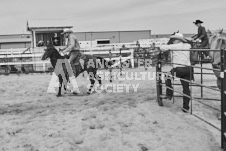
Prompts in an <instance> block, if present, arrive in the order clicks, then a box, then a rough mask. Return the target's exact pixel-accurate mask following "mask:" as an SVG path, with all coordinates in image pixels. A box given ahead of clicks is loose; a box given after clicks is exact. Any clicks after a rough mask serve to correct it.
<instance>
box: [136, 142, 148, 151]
mask: <svg viewBox="0 0 226 151" xmlns="http://www.w3.org/2000/svg"><path fill="white" fill-rule="evenodd" d="M138 146H139V147H140V151H148V148H147V147H146V146H145V145H143V144H138Z"/></svg>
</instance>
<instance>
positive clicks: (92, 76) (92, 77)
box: [87, 72, 95, 94]
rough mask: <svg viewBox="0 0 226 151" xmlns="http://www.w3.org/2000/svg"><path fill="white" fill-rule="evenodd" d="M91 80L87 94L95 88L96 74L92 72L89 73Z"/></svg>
mask: <svg viewBox="0 0 226 151" xmlns="http://www.w3.org/2000/svg"><path fill="white" fill-rule="evenodd" d="M89 80H90V83H91V85H90V88H89V90H88V91H87V94H91V91H92V88H93V86H94V83H95V80H94V75H93V73H92V72H90V73H89Z"/></svg>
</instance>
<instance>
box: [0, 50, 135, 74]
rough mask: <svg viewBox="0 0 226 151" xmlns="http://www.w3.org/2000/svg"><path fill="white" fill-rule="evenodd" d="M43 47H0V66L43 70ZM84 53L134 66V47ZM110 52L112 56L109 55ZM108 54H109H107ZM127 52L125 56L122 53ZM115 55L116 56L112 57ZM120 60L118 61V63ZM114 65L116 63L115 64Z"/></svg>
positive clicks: (47, 62) (44, 65) (47, 63)
mask: <svg viewBox="0 0 226 151" xmlns="http://www.w3.org/2000/svg"><path fill="white" fill-rule="evenodd" d="M44 49H45V47H39V48H29V49H27V48H24V49H4V50H3V49H0V66H2V65H3V66H10V65H19V66H20V65H32V66H33V67H35V69H36V70H38V71H43V70H44V71H45V69H46V67H47V66H50V62H49V61H42V60H41V57H42V55H43V53H44V51H43V50H44ZM57 49H58V48H57ZM82 52H83V53H84V54H91V55H104V58H105V59H106V60H114V61H115V64H117V65H118V64H120V63H121V62H124V61H127V60H131V65H132V67H134V58H133V52H134V49H129V50H122V51H120V50H119V49H117V48H116V47H110V46H109V47H96V48H92V49H91V50H87V49H84V50H82ZM110 53H111V55H112V56H110ZM108 54H109V55H108ZM125 54H128V55H127V56H126V57H122V55H125ZM114 55H117V57H114ZM119 62H120V63H119ZM115 66H116V65H115Z"/></svg>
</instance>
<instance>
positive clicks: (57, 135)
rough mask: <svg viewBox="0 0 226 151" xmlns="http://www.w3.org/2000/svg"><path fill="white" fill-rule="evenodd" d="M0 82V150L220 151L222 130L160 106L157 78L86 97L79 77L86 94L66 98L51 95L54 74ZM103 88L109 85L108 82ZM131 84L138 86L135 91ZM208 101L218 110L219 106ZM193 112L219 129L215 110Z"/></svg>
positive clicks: (5, 78) (168, 104)
mask: <svg viewBox="0 0 226 151" xmlns="http://www.w3.org/2000/svg"><path fill="white" fill-rule="evenodd" d="M168 68H169V67H166V69H168ZM115 71H117V72H118V70H115ZM124 71H125V72H128V73H129V74H130V75H132V73H140V72H145V70H144V69H143V68H139V69H126V70H124ZM154 71H155V69H154V68H153V69H148V71H147V72H150V73H152V72H154ZM106 72H107V71H106ZM139 76H141V75H140V74H138V77H139ZM133 77H135V74H134V75H133ZM138 77H136V78H138ZM0 79H1V80H0V86H1V87H0V93H1V97H0V121H1V124H0V151H182V150H183V151H220V150H221V149H220V132H219V131H218V130H216V129H214V128H212V127H211V126H209V125H208V124H206V123H204V122H202V121H201V120H199V119H197V118H196V117H194V116H192V115H190V114H185V113H183V112H182V111H181V110H180V108H179V107H177V106H175V105H173V104H172V103H171V102H166V101H164V105H165V106H164V107H159V106H158V105H157V103H156V83H155V80H153V79H152V80H148V79H146V80H134V79H131V80H120V79H116V80H114V81H113V84H121V86H122V84H130V87H129V88H128V89H127V88H126V87H123V88H119V89H118V88H117V90H119V91H115V92H114V93H107V92H106V91H103V92H102V93H93V94H91V95H85V92H86V89H87V88H86V87H87V84H88V83H89V81H88V80H87V77H86V75H85V77H83V76H79V77H78V79H77V81H78V84H79V88H80V90H81V91H82V92H83V93H84V95H82V96H73V95H71V94H64V95H63V96H62V97H56V96H55V94H53V93H47V88H48V85H49V82H50V79H51V75H50V74H27V75H24V74H22V75H20V76H18V75H9V76H4V75H2V76H0ZM199 80H200V79H199V78H198V77H197V78H196V81H197V82H198V81H199ZM206 82H207V83H209V82H212V83H211V84H212V85H216V84H215V82H213V77H212V78H208V77H207V80H206ZM103 84H110V82H109V81H108V80H105V81H104V82H103ZM131 84H133V85H137V84H138V89H137V91H136V92H134V90H135V89H134V88H132V87H131ZM128 90H129V91H128ZM178 90H181V88H178ZM193 91H194V95H199V94H200V92H199V90H198V88H197V89H195V88H194V89H193ZM116 92H118V93H116ZM206 93H207V94H205V95H208V96H212V95H215V96H218V95H219V94H218V93H217V92H212V91H211V92H209V91H206ZM208 96H206V97H208ZM208 103H210V104H211V105H214V106H215V107H217V108H219V105H220V103H219V102H213V101H208ZM175 104H177V105H182V101H181V98H175ZM193 108H194V113H196V114H197V115H200V116H202V117H204V118H205V119H207V120H209V121H210V122H212V123H214V124H215V125H216V126H218V127H219V126H220V125H219V124H220V121H219V120H217V115H218V113H217V112H216V111H214V110H212V109H209V108H208V107H204V106H203V105H200V104H198V103H194V104H193Z"/></svg>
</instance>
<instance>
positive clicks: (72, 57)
mask: <svg viewBox="0 0 226 151" xmlns="http://www.w3.org/2000/svg"><path fill="white" fill-rule="evenodd" d="M79 55H80V52H79V51H71V52H70V53H69V62H70V64H71V68H72V70H73V72H74V74H75V75H76V73H75V72H76V67H75V66H76V65H75V64H76V63H78V60H79Z"/></svg>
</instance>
